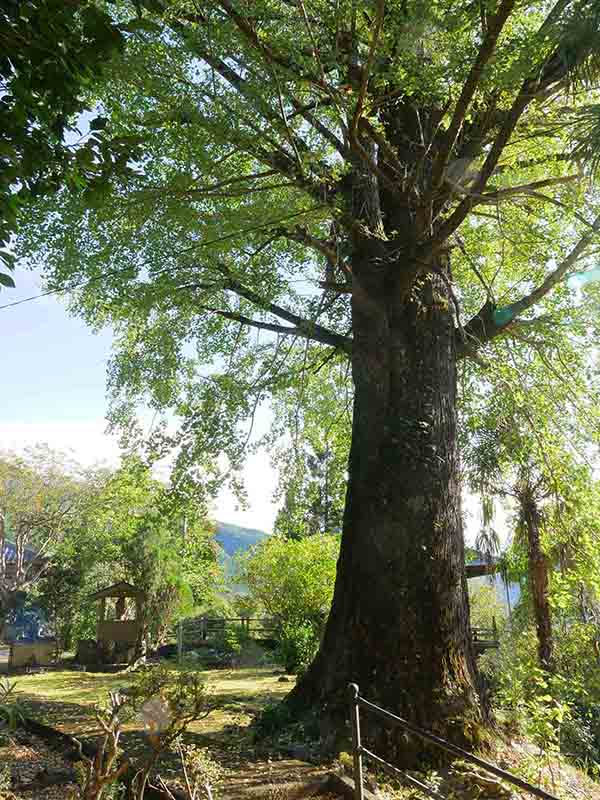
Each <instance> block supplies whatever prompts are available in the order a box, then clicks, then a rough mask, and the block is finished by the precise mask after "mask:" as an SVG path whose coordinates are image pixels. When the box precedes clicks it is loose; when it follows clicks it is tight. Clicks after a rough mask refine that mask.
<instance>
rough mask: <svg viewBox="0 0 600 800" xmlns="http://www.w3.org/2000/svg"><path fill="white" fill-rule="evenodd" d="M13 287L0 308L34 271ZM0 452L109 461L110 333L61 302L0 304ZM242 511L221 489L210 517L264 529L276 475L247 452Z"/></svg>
mask: <svg viewBox="0 0 600 800" xmlns="http://www.w3.org/2000/svg"><path fill="white" fill-rule="evenodd" d="M13 277H14V280H15V283H16V284H17V288H16V289H2V291H0V306H2V305H4V304H6V303H12V302H14V301H17V300H21V299H24V298H27V297H30V296H32V295H37V294H39V293H40V292H41V291H42V286H41V281H40V278H39V276H37V275H36V274H35V273H33V272H29V271H27V270H24V269H18V268H17V270H15V273H14V275H13ZM0 343H2V358H1V360H0V364H1V370H2V378H1V382H0V385H1V386H2V401H1V402H0V449H5V450H14V451H16V452H19V451H22V450H23V449H24V448H25V447H28V446H30V445H34V444H36V443H44V444H47V445H49V446H50V447H52V448H53V449H58V450H63V451H68V452H71V453H72V455H73V456H74V457H75V458H76V459H77V460H78V461H79V462H80V463H81V464H83V465H85V466H89V465H91V464H94V463H96V462H105V463H108V464H110V465H116V464H117V463H118V461H119V452H120V451H119V445H118V441H117V438H116V437H115V436H111V435H109V434H108V433H106V420H105V414H106V409H107V400H106V367H107V363H108V359H109V358H110V353H111V344H112V336H111V332H110V330H106V331H102V332H100V333H94V332H93V331H92V330H91V329H90V328H88V327H87V326H86V325H85V324H84V322H83V321H82V320H80V319H77V318H74V317H71V316H70V315H69V313H68V311H67V307H66V303H65V302H64V300H63V299H62V298H60V297H57V296H49V297H43V298H40V299H37V300H32V301H30V302H25V303H23V304H21V305H18V306H15V307H13V308H4V309H0ZM245 480H246V488H247V493H248V497H249V501H250V506H249V508H247V509H241V508H238V507H237V502H236V500H235V499H234V498H233V497H232V496H231V494H230V493H228V492H226V491H224V492H222V493H221V495H220V496H219V497H218V498H217V500H216V502H215V507H214V509H213V514H214V517H215V518H216V519H217V520H219V521H220V522H233V523H236V524H238V525H244V526H247V527H252V528H259V529H261V530H266V531H271V530H272V528H273V522H274V519H275V514H276V512H277V508H276V506H275V504H274V503H273V502H272V496H273V490H274V488H275V482H276V476H275V473H274V471H273V470H272V468H271V466H270V463H269V459H268V456H267V455H266V454H264V453H258V454H253V455H252V456H250V458H249V459H248V463H247V466H246V469H245Z"/></svg>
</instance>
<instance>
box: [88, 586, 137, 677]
mask: <svg viewBox="0 0 600 800" xmlns="http://www.w3.org/2000/svg"><path fill="white" fill-rule="evenodd" d="M90 600H98V601H99V608H98V623H97V625H96V642H95V643H94V644H95V649H96V659H97V660H98V661H104V662H106V661H128V660H130V658H131V656H132V654H133V652H134V649H135V647H136V645H137V643H138V642H139V640H140V638H141V633H142V612H143V593H142V592H141V591H140V590H139V589H136V587H135V586H133V585H132V584H131V583H127V582H126V581H120V582H119V583H115V584H113V585H112V586H107V587H106V588H105V589H99V590H98V591H97V592H94V594H91V595H90ZM90 644H91V643H89V642H88V643H87V647H86V648H85V649H86V650H87V657H84V658H83V661H92V660H94V659H93V653H91V652H90ZM81 645H83V642H81V643H80V648H81ZM81 656H82V654H81V653H80V658H79V660H82V657H81Z"/></svg>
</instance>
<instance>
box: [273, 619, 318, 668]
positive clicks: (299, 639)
mask: <svg viewBox="0 0 600 800" xmlns="http://www.w3.org/2000/svg"><path fill="white" fill-rule="evenodd" d="M318 649H319V636H318V634H317V631H316V630H315V626H314V625H311V624H310V623H309V622H290V623H288V624H285V625H282V626H281V630H280V634H279V647H278V649H277V657H278V659H279V660H280V661H281V662H282V664H283V665H284V667H285V670H286V672H291V673H298V674H302V673H303V672H304V671H306V669H307V668H308V666H309V665H310V663H311V662H312V660H313V658H314V657H315V656H316V654H317V651H318Z"/></svg>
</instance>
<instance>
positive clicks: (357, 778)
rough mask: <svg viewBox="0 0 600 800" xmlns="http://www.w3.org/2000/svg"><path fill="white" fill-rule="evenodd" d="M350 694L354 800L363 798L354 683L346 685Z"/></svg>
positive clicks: (357, 689)
mask: <svg viewBox="0 0 600 800" xmlns="http://www.w3.org/2000/svg"><path fill="white" fill-rule="evenodd" d="M348 692H349V694H350V722H351V724H352V755H353V757H354V800H364V792H363V763H362V743H361V739H360V710H359V706H358V697H359V694H360V690H359V688H358V686H357V684H356V683H351V684H349V686H348Z"/></svg>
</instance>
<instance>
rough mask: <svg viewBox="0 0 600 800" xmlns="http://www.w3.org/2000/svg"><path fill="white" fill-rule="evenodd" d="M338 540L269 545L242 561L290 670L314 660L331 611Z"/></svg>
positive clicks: (321, 538) (286, 541) (243, 575)
mask: <svg viewBox="0 0 600 800" xmlns="http://www.w3.org/2000/svg"><path fill="white" fill-rule="evenodd" d="M339 546H340V542H339V536H328V535H322V534H320V535H315V536H310V537H308V538H305V539H298V540H289V539H283V538H281V537H279V536H273V537H271V538H269V539H265V540H264V541H263V542H261V543H260V544H258V545H256V546H255V547H254V548H252V550H250V551H249V552H248V553H247V554H245V555H243V556H242V557H241V558H240V578H241V580H243V581H244V582H245V583H246V584H247V586H248V588H249V589H250V594H251V596H252V597H253V598H255V599H256V600H257V601H259V602H260V603H261V605H262V606H263V607H264V608H265V609H266V611H267V613H268V614H270V615H271V616H272V617H273V618H274V619H275V620H276V622H277V626H278V633H277V635H278V637H279V639H280V641H281V643H282V650H283V656H284V660H285V662H286V668H287V669H289V671H295V669H296V668H297V667H305V666H307V665H308V663H309V662H310V660H311V657H312V656H313V655H314V652H315V651H316V647H317V646H318V643H319V641H320V637H321V634H322V631H323V626H324V624H325V621H326V619H327V615H328V613H329V609H330V607H331V598H332V596H333V586H334V583H335V568H336V561H337V557H338V553H339Z"/></svg>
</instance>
